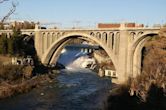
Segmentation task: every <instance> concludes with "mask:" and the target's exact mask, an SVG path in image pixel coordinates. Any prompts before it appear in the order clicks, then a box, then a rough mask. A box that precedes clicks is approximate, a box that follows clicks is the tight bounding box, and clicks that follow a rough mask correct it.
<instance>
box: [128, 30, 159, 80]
mask: <svg viewBox="0 0 166 110" xmlns="http://www.w3.org/2000/svg"><path fill="white" fill-rule="evenodd" d="M156 35H158V33H150V34H146V33H145V34H143V35H142V36H141V37H139V38H136V39H135V40H134V42H133V43H132V44H131V45H130V46H129V47H130V49H129V59H128V60H129V63H128V73H129V74H130V75H131V76H132V77H136V76H137V75H139V74H140V73H141V62H142V61H141V60H142V49H143V47H144V46H145V44H146V43H147V42H148V41H149V40H150V39H151V38H152V37H154V36H156Z"/></svg>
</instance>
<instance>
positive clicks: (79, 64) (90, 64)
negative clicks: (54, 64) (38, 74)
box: [58, 48, 96, 69]
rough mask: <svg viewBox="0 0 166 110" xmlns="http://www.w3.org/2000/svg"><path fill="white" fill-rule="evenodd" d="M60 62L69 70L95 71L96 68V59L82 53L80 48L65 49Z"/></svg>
mask: <svg viewBox="0 0 166 110" xmlns="http://www.w3.org/2000/svg"><path fill="white" fill-rule="evenodd" d="M58 62H59V63H61V64H63V65H64V66H65V67H66V68H67V69H79V68H89V69H94V68H95V67H96V61H95V58H93V57H91V56H89V55H88V53H87V52H81V51H80V48H64V49H63V50H62V53H61V55H60V57H59V59H58Z"/></svg>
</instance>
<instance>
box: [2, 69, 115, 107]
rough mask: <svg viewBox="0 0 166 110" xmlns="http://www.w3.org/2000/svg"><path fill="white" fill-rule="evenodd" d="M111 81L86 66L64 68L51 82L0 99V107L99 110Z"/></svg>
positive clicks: (103, 103) (103, 104)
mask: <svg viewBox="0 0 166 110" xmlns="http://www.w3.org/2000/svg"><path fill="white" fill-rule="evenodd" d="M111 84H112V83H111V80H110V78H107V77H105V78H100V77H99V76H98V75H97V74H96V73H95V72H92V71H91V70H89V69H85V68H77V69H71V68H70V69H64V70H61V71H60V74H59V75H58V76H57V77H56V78H55V80H53V81H52V82H49V83H47V84H43V85H42V86H41V87H39V88H35V89H33V90H32V91H30V92H28V93H24V94H20V95H17V96H13V97H10V98H6V99H3V100H0V110H102V109H103V108H104V106H105V104H106V103H105V102H106V99H107V95H108V92H109V90H110V89H111V87H112V86H111Z"/></svg>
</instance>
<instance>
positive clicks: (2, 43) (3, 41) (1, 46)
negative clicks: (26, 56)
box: [0, 34, 8, 54]
mask: <svg viewBox="0 0 166 110" xmlns="http://www.w3.org/2000/svg"><path fill="white" fill-rule="evenodd" d="M7 49H8V45H7V37H6V34H2V36H1V37H0V53H1V54H7Z"/></svg>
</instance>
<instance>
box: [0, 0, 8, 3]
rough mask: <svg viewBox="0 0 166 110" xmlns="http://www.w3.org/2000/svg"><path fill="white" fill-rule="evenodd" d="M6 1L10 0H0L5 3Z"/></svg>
mask: <svg viewBox="0 0 166 110" xmlns="http://www.w3.org/2000/svg"><path fill="white" fill-rule="evenodd" d="M5 1H9V0H0V3H3V2H5Z"/></svg>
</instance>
